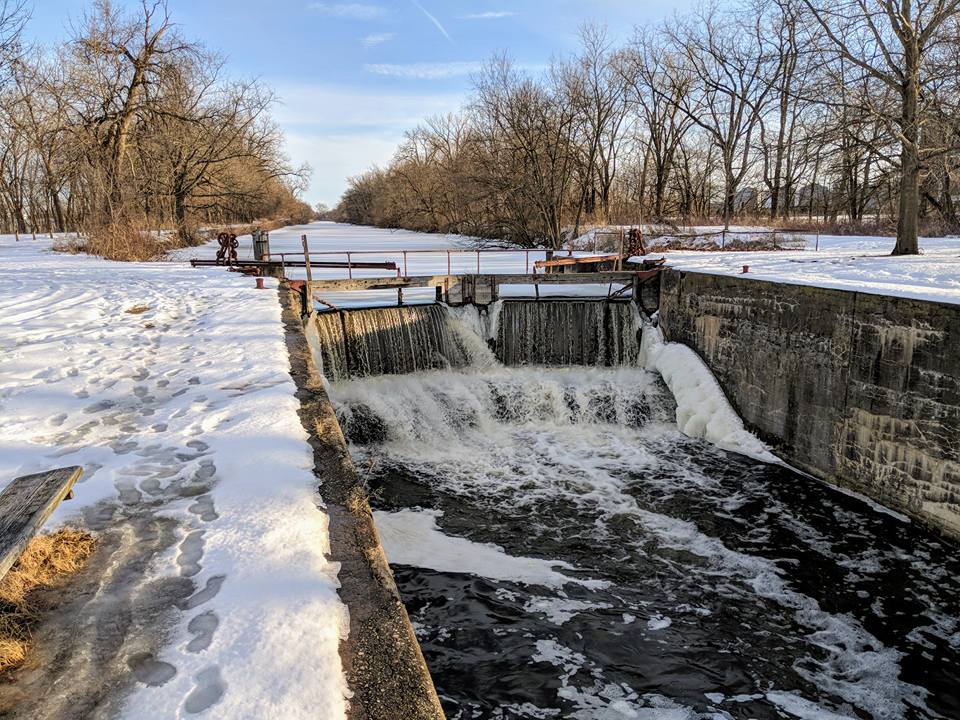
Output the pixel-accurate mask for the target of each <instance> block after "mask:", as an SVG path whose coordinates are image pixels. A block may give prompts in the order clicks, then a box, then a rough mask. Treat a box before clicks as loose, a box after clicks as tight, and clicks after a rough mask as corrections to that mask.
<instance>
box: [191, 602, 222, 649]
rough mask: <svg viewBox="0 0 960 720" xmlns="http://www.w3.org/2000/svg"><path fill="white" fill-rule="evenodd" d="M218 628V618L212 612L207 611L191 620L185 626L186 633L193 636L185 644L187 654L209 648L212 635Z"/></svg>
mask: <svg viewBox="0 0 960 720" xmlns="http://www.w3.org/2000/svg"><path fill="white" fill-rule="evenodd" d="M219 626H220V618H219V617H217V614H216V613H215V612H214V611H213V610H207V611H206V612H204V613H200V614H199V615H197V616H196V617H195V618H193V619H192V620H191V621H190V622H189V624H188V625H187V631H188V632H189V633H190V634H191V635H193V638H191V640H190V642H188V643H187V652H192V653H198V652H202V651H204V650H206V649H207V648H208V647H210V643H212V642H213V634H214V633H215V632H216V631H217V628H218V627H219Z"/></svg>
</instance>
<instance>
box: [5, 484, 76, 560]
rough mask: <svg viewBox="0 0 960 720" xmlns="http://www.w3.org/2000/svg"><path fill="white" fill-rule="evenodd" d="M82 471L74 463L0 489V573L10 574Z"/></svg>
mask: <svg viewBox="0 0 960 720" xmlns="http://www.w3.org/2000/svg"><path fill="white" fill-rule="evenodd" d="M82 474H83V468H81V467H78V466H73V467H65V468H57V469H56V470H49V471H47V472H42V473H37V474H35V475H24V476H23V477H18V478H17V479H15V480H14V481H13V482H11V483H10V484H9V485H7V487H6V488H5V489H4V491H3V492H2V493H0V577H3V576H4V575H6V574H7V571H8V570H10V568H11V566H12V565H13V564H14V563H15V562H16V561H17V558H19V557H20V555H21V554H22V553H23V551H24V550H25V549H26V547H27V544H28V543H29V542H30V539H31V538H32V537H33V536H34V535H36V534H37V532H38V531H39V530H40V528H41V527H42V526H43V524H44V523H45V522H46V521H47V518H49V517H50V514H51V513H52V512H53V509H54V508H55V507H57V505H59V504H60V501H61V500H63V499H64V498H65V497H67V496H68V495H69V494H70V491H71V489H72V488H73V484H74V483H75V482H76V481H77V480H79V479H80V476H81V475H82Z"/></svg>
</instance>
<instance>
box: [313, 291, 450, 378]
mask: <svg viewBox="0 0 960 720" xmlns="http://www.w3.org/2000/svg"><path fill="white" fill-rule="evenodd" d="M315 323H316V327H317V331H318V334H319V341H320V353H321V359H322V369H321V371H322V372H323V374H324V375H325V376H326V377H327V379H328V380H331V381H335V380H340V379H343V378H347V377H366V376H369V375H394V374H400V373H411V372H417V371H418V370H427V369H432V368H442V367H462V366H463V365H465V364H466V353H465V350H464V348H463V345H462V343H461V342H460V341H459V340H458V338H457V337H456V335H455V334H454V332H453V329H452V328H451V326H450V323H449V322H448V318H447V309H446V308H445V307H444V306H441V305H409V306H405V307H392V308H370V309H365V310H335V311H330V312H323V313H317V315H316V319H315Z"/></svg>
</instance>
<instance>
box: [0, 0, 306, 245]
mask: <svg viewBox="0 0 960 720" xmlns="http://www.w3.org/2000/svg"><path fill="white" fill-rule="evenodd" d="M118 5H119V3H118ZM27 20H28V14H27V13H26V12H25V7H24V5H23V4H21V3H20V2H19V0H0V231H3V232H19V233H27V232H36V233H40V232H44V233H46V232H48V231H74V230H76V231H82V232H84V233H85V234H89V235H90V236H92V237H96V236H97V235H98V234H103V233H106V234H109V235H112V236H116V235H118V234H119V235H124V234H128V235H129V234H130V233H133V237H134V239H135V238H137V237H140V236H141V235H142V236H144V237H145V235H143V234H142V233H140V231H141V230H146V229H151V230H152V229H171V230H175V231H176V235H177V237H178V238H179V239H180V241H181V242H190V241H191V240H192V239H194V238H195V235H196V230H197V228H198V227H200V226H204V225H219V224H227V223H231V224H232V223H247V222H250V221H253V220H255V219H258V218H270V217H277V216H285V217H289V218H290V219H291V220H306V219H309V218H311V217H312V215H313V213H312V211H311V209H310V208H309V206H307V205H306V204H305V203H303V202H301V201H300V200H298V199H297V196H298V193H299V191H300V190H301V188H302V187H303V184H304V182H305V181H306V179H307V174H308V171H309V168H306V167H301V168H294V167H292V166H291V165H290V163H289V161H288V159H287V158H286V156H285V155H284V151H283V136H282V134H281V132H280V130H279V129H278V127H277V125H276V124H275V123H274V122H273V120H272V119H271V117H270V108H271V105H272V103H273V100H274V97H273V94H272V92H271V91H270V90H269V89H268V88H266V87H264V86H263V85H262V84H260V83H259V82H257V81H244V80H238V79H235V78H230V77H228V76H227V74H226V71H225V66H224V59H223V58H222V57H220V56H218V55H217V54H216V53H214V52H212V51H211V50H209V49H207V48H205V47H203V46H202V45H200V44H199V43H196V42H193V41H190V40H188V39H186V37H185V36H184V35H183V34H182V33H181V32H180V30H179V29H178V27H177V26H176V25H175V24H174V23H173V21H172V19H171V17H170V14H169V12H168V9H167V7H166V4H165V2H163V1H162V0H157V1H154V0H143V2H142V4H141V5H140V6H138V7H136V8H135V9H133V10H131V11H129V12H127V11H124V10H120V9H118V8H117V7H116V6H115V5H114V4H112V3H110V2H109V1H108V0H95V1H94V2H92V3H91V4H90V6H89V8H88V10H87V11H86V13H85V14H84V15H83V16H82V18H81V19H79V20H78V21H77V22H75V23H74V24H73V25H72V27H71V29H70V31H69V38H68V39H67V40H66V41H65V42H64V43H62V44H60V45H57V46H56V47H52V48H42V47H30V46H28V45H26V44H25V43H24V42H23V29H24V26H25V24H26V22H27ZM148 254H149V253H148Z"/></svg>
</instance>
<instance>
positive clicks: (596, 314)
mask: <svg viewBox="0 0 960 720" xmlns="http://www.w3.org/2000/svg"><path fill="white" fill-rule="evenodd" d="M639 320H640V317H639V315H638V313H637V311H636V308H635V306H634V305H632V304H631V303H628V302H597V301H590V300H554V301H544V302H530V301H513V302H505V303H503V307H502V309H501V311H500V321H499V327H498V332H497V335H496V354H497V358H499V360H500V361H501V362H503V363H504V364H505V365H589V366H595V365H607V366H609V365H632V364H634V363H635V362H636V358H637V353H638V352H639V350H640V348H639V345H638V343H637V332H638V330H639V329H640V328H639Z"/></svg>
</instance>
